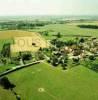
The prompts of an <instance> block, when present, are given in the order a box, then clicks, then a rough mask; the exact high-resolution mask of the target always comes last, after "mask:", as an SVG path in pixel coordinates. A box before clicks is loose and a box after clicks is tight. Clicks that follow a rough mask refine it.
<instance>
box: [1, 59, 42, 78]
mask: <svg viewBox="0 0 98 100" xmlns="http://www.w3.org/2000/svg"><path fill="white" fill-rule="evenodd" d="M41 62H43V60H40V61H36V62H32V63H29V64H25V65H20V66H16V67H14V68H12V69H9V70H7V71H4V72H2V73H1V74H0V77H3V76H5V75H8V74H10V73H12V72H15V71H17V70H20V69H23V68H26V67H30V66H32V65H35V64H39V63H41Z"/></svg>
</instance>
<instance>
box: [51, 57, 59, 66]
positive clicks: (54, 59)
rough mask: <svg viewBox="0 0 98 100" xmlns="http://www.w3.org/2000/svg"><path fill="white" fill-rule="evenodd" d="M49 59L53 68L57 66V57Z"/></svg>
mask: <svg viewBox="0 0 98 100" xmlns="http://www.w3.org/2000/svg"><path fill="white" fill-rule="evenodd" d="M50 59H51V64H52V65H53V66H57V65H58V64H59V61H58V57H57V56H55V55H53V56H52V57H51V58H50Z"/></svg>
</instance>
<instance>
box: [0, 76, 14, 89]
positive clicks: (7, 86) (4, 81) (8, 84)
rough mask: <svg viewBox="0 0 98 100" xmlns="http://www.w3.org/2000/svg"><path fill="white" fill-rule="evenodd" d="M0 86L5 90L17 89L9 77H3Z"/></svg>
mask: <svg viewBox="0 0 98 100" xmlns="http://www.w3.org/2000/svg"><path fill="white" fill-rule="evenodd" d="M0 85H1V86H3V88H4V89H12V88H14V87H15V85H14V84H12V83H11V82H10V81H9V79H8V78H7V77H3V78H1V79H0Z"/></svg>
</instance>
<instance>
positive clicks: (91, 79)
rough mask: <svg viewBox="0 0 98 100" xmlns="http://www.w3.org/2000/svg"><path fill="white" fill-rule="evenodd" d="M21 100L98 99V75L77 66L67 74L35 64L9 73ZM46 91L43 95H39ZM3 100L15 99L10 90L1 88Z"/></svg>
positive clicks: (0, 98)
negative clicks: (41, 89)
mask: <svg viewBox="0 0 98 100" xmlns="http://www.w3.org/2000/svg"><path fill="white" fill-rule="evenodd" d="M8 77H9V79H10V81H11V82H12V83H14V84H15V85H16V87H15V89H14V90H15V91H16V92H17V93H18V94H20V96H21V100H97V99H98V85H97V84H98V74H97V73H95V72H93V71H91V70H89V69H87V68H85V67H83V66H77V67H74V68H72V69H70V70H67V71H62V70H61V69H59V68H52V67H51V66H50V65H48V64H44V63H42V64H39V65H34V66H31V67H29V68H26V69H22V70H20V71H17V72H15V73H12V74H10V75H9V76H8ZM39 88H44V92H39V91H38V90H39ZM0 100H16V99H15V96H14V95H13V94H12V93H11V92H10V91H8V90H4V89H2V88H0Z"/></svg>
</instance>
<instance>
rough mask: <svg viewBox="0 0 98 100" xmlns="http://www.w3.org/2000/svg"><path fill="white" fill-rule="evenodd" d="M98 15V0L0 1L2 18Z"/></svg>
mask: <svg viewBox="0 0 98 100" xmlns="http://www.w3.org/2000/svg"><path fill="white" fill-rule="evenodd" d="M10 15H11V16H12V15H14V16H16V15H98V0H0V16H10Z"/></svg>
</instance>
